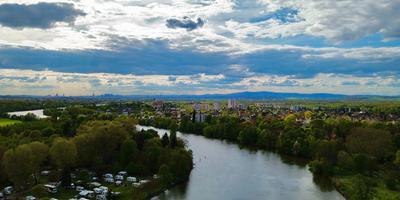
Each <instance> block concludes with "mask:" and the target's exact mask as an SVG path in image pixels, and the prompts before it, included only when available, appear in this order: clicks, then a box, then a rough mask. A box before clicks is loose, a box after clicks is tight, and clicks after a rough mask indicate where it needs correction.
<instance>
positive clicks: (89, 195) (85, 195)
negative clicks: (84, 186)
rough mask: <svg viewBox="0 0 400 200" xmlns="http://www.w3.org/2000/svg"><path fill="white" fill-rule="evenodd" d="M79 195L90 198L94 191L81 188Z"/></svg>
mask: <svg viewBox="0 0 400 200" xmlns="http://www.w3.org/2000/svg"><path fill="white" fill-rule="evenodd" d="M79 196H81V197H83V198H89V199H90V198H93V197H94V192H93V191H91V190H83V191H81V192H79Z"/></svg>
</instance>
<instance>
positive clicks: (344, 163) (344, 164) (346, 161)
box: [337, 151, 355, 171]
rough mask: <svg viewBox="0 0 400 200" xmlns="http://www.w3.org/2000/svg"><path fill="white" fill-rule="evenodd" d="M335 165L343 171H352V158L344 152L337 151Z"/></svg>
mask: <svg viewBox="0 0 400 200" xmlns="http://www.w3.org/2000/svg"><path fill="white" fill-rule="evenodd" d="M337 164H338V166H339V167H340V168H342V169H344V170H349V171H352V170H354V168H355V166H354V161H353V158H352V157H351V155H350V154H349V153H347V152H345V151H339V153H338V155H337Z"/></svg>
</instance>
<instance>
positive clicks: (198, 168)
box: [138, 126, 344, 200]
mask: <svg viewBox="0 0 400 200" xmlns="http://www.w3.org/2000/svg"><path fill="white" fill-rule="evenodd" d="M150 128H151V129H154V130H156V131H157V132H158V133H159V135H163V134H164V133H166V132H167V133H168V132H169V131H168V130H164V129H157V128H153V127H147V126H138V129H139V130H140V129H144V130H146V129H150ZM178 137H181V138H183V139H184V140H185V141H186V143H187V145H188V148H189V149H191V150H192V151H193V161H194V163H195V167H194V169H193V171H192V172H191V175H190V179H189V181H188V182H187V183H185V184H181V185H179V186H177V187H175V188H172V189H170V190H168V191H166V192H164V193H163V194H162V195H160V196H158V197H156V198H154V199H159V200H259V199H260V200H262V199H268V200H320V199H321V200H343V199H344V198H343V196H342V195H341V194H340V193H338V192H337V191H336V190H335V189H334V188H333V187H332V186H331V185H330V184H329V181H324V180H318V179H315V180H313V175H312V174H311V172H310V171H309V170H308V168H307V166H306V165H305V164H304V163H301V162H296V161H295V160H293V158H292V159H288V158H283V157H281V156H279V155H278V154H276V153H271V152H266V151H260V150H259V151H251V150H248V149H240V148H239V146H238V145H236V144H232V143H228V142H225V141H221V140H213V139H208V138H205V137H203V136H197V135H191V134H181V133H178Z"/></svg>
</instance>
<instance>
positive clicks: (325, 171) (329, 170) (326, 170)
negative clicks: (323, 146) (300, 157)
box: [309, 159, 333, 176]
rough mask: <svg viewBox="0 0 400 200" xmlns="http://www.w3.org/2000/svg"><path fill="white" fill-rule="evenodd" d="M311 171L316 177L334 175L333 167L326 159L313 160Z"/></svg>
mask: <svg viewBox="0 0 400 200" xmlns="http://www.w3.org/2000/svg"><path fill="white" fill-rule="evenodd" d="M309 167H310V171H311V172H312V173H313V174H314V175H319V176H331V175H333V166H332V165H331V164H330V163H329V162H328V161H327V160H325V159H318V160H313V161H311V162H310V164H309Z"/></svg>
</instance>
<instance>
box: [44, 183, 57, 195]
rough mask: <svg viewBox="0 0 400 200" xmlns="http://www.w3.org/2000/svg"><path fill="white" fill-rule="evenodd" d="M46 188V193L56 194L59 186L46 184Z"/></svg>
mask: <svg viewBox="0 0 400 200" xmlns="http://www.w3.org/2000/svg"><path fill="white" fill-rule="evenodd" d="M44 188H46V191H47V192H48V193H52V194H55V193H57V192H58V188H57V186H55V185H53V184H46V185H44Z"/></svg>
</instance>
